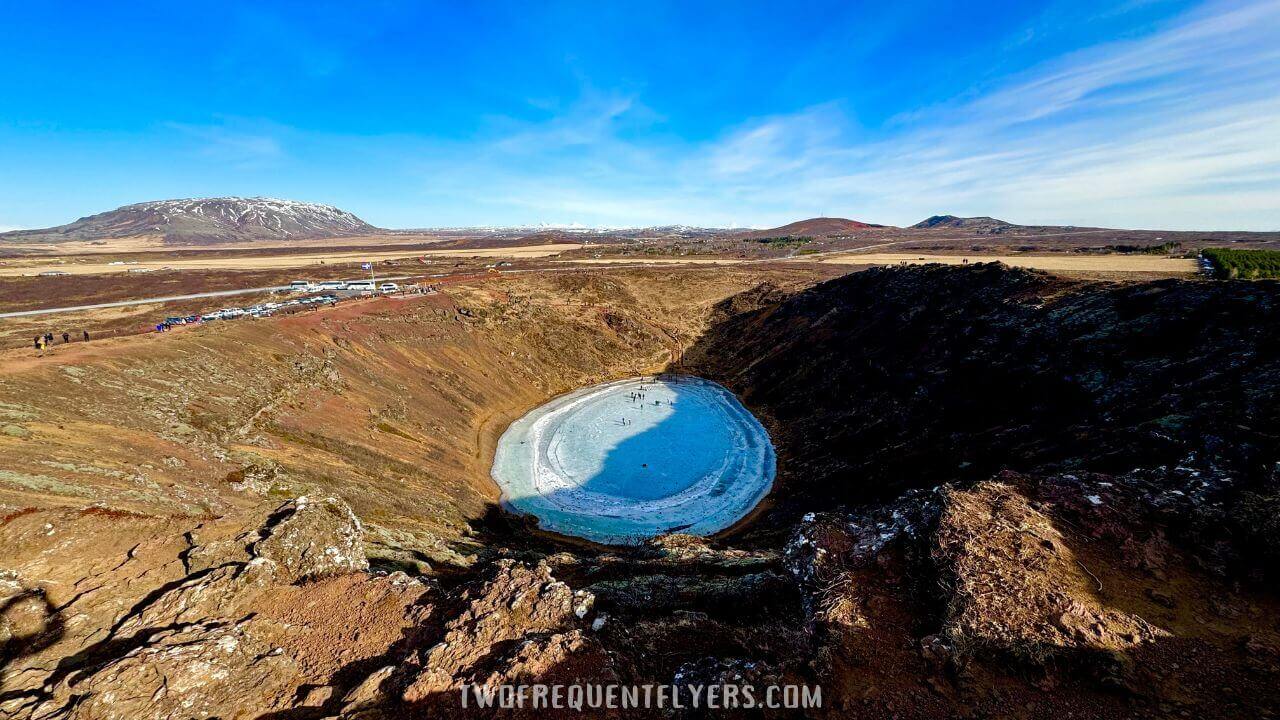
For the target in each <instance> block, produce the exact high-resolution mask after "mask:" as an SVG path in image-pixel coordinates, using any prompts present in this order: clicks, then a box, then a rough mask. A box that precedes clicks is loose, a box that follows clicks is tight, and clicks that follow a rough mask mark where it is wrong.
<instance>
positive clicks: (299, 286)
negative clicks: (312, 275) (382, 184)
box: [289, 280, 311, 292]
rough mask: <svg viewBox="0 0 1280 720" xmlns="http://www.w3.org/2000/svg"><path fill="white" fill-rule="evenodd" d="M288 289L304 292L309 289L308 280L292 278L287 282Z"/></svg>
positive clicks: (309, 282) (309, 283)
mask: <svg viewBox="0 0 1280 720" xmlns="http://www.w3.org/2000/svg"><path fill="white" fill-rule="evenodd" d="M289 289H290V290H292V291H293V292H306V291H308V290H310V289H311V281H310V280H294V281H293V282H291V283H289Z"/></svg>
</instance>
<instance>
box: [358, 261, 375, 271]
mask: <svg viewBox="0 0 1280 720" xmlns="http://www.w3.org/2000/svg"><path fill="white" fill-rule="evenodd" d="M360 269H361V270H372V269H373V263H371V262H367V263H360Z"/></svg>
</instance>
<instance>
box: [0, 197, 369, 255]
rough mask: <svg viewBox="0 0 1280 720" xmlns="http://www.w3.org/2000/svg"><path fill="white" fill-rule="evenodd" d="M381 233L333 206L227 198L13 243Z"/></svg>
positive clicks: (101, 218)
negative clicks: (140, 237)
mask: <svg viewBox="0 0 1280 720" xmlns="http://www.w3.org/2000/svg"><path fill="white" fill-rule="evenodd" d="M375 231H377V228H375V227H374V226H372V225H370V224H369V223H366V222H365V221H363V220H361V219H360V218H358V217H356V216H355V215H353V214H351V213H349V212H347V211H345V210H339V209H338V208H336V207H333V206H332V205H321V204H318V203H307V202H298V201H296V200H278V199H275V198H240V197H224V198H196V199H186V200H155V201H151V202H143V203H135V204H133V205H125V206H124V207H121V208H116V209H115V210H110V211H108V212H104V213H99V214H97V215H90V216H88V217H83V218H80V219H79V220H76V221H75V222H73V223H69V224H67V225H60V226H58V227H53V228H48V229H45V230H28V231H24V232H21V233H15V234H11V235H9V236H8V239H21V240H24V241H32V240H35V241H49V242H54V241H60V240H106V239H110V238H121V237H137V236H143V235H160V236H162V237H163V238H164V240H165V242H167V243H173V244H212V243H222V242H240V241H248V240H286V241H287V240H299V239H311V238H325V237H341V236H344V235H359V234H363V233H368V232H375ZM15 236H20V238H19V237H15Z"/></svg>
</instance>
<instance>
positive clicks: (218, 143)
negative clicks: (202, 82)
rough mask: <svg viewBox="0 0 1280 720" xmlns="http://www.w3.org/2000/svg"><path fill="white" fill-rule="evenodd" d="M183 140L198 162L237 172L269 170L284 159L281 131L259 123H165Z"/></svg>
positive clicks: (229, 121)
mask: <svg viewBox="0 0 1280 720" xmlns="http://www.w3.org/2000/svg"><path fill="white" fill-rule="evenodd" d="M166 126H167V127H168V128H170V129H172V130H176V131H178V132H179V133H181V134H182V135H184V136H186V137H187V138H188V139H189V140H190V141H191V149H192V151H193V152H194V153H195V154H197V155H198V156H200V157H201V158H203V159H205V160H207V161H211V162H215V163H218V164H222V165H225V166H227V167H231V168H234V169H238V170H252V169H259V168H264V167H268V166H270V165H272V164H275V163H277V162H278V161H280V160H281V159H283V158H284V157H285V151H284V146H283V144H282V142H281V140H280V132H281V129H280V128H267V127H264V126H263V124H262V123H246V122H245V121H240V120H234V119H231V120H227V121H225V122H224V123H223V124H219V125H190V124H186V123H167V124H166Z"/></svg>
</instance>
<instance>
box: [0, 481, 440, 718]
mask: <svg viewBox="0 0 1280 720" xmlns="http://www.w3.org/2000/svg"><path fill="white" fill-rule="evenodd" d="M257 517H258V518H259V519H258V520H256V521H252V520H251V521H250V522H252V523H253V524H252V525H251V526H250V528H249V529H247V530H245V529H243V527H244V526H243V524H240V523H239V522H234V521H231V520H226V521H220V522H219V521H215V522H210V523H204V524H202V525H201V526H200V527H198V528H196V529H194V530H192V531H190V532H188V533H187V535H186V537H187V543H188V544H187V547H186V548H183V549H181V550H179V551H178V552H177V554H176V556H169V557H168V559H167V560H166V559H165V557H164V555H163V554H162V553H157V554H156V555H155V556H151V555H147V556H144V557H141V558H140V557H139V554H138V549H139V548H138V546H135V547H134V549H133V550H132V551H131V552H130V553H128V554H126V557H125V558H123V560H122V561H121V562H120V563H119V564H118V565H117V566H116V568H115V570H114V571H112V572H108V573H105V574H104V575H102V576H100V577H98V578H96V581H97V582H98V583H101V584H100V585H99V586H98V589H97V590H96V591H95V592H94V593H93V594H94V595H95V597H93V598H89V597H88V596H87V595H84V594H82V595H77V596H73V597H72V598H71V599H69V600H68V601H66V602H64V603H62V604H61V605H59V606H57V607H55V608H49V607H47V606H46V608H45V611H46V613H47V617H45V618H43V620H42V621H40V622H33V621H32V617H33V616H32V615H31V613H27V612H23V613H15V612H12V611H11V610H6V612H5V621H6V625H5V626H4V627H5V629H6V630H7V633H8V635H9V637H10V639H11V640H14V639H25V640H27V641H28V642H30V641H39V640H43V641H44V643H43V645H44V646H43V647H42V648H41V649H39V650H37V651H36V652H34V653H30V654H27V655H25V656H20V657H17V658H14V659H13V660H12V662H10V663H7V664H6V666H5V668H4V674H3V689H2V690H0V708H2V709H3V711H4V714H5V715H6V716H8V717H15V718H32V719H43V718H55V717H56V718H63V717H67V718H77V719H82V720H90V719H94V720H97V719H102V720H107V719H115V718H119V719H120V720H124V719H126V718H128V719H130V720H132V719H134V718H179V717H226V718H250V717H258V716H259V715H261V714H263V713H267V712H271V711H276V710H283V709H286V708H290V707H293V706H294V705H295V704H296V703H298V702H299V701H300V699H302V698H304V697H305V696H307V695H309V694H310V689H312V688H320V687H326V686H329V685H330V684H331V683H333V682H335V680H337V679H338V676H339V675H340V674H341V672H342V671H343V669H344V668H346V667H348V666H351V665H353V664H358V663H360V662H366V661H368V660H369V659H370V658H373V657H377V656H379V655H382V654H385V653H387V652H388V651H389V649H390V647H391V646H392V645H393V644H394V643H395V642H397V641H399V640H400V639H401V638H402V637H403V635H404V634H405V632H407V631H410V630H411V629H412V628H414V627H415V626H416V625H417V624H418V623H420V622H421V621H422V620H423V619H424V617H426V616H427V615H429V606H426V605H425V604H424V600H425V599H426V597H427V592H428V588H427V586H425V585H423V584H422V583H420V582H418V581H414V580H410V579H408V578H407V577H404V576H399V577H396V576H380V577H374V576H369V575H366V574H363V573H360V572H359V571H362V570H364V569H365V568H367V561H366V560H365V557H364V546H363V531H362V528H361V525H360V523H359V521H358V520H357V519H356V517H355V516H354V515H353V514H352V512H351V510H350V508H348V507H347V506H346V505H345V504H344V503H342V502H341V501H339V500H336V499H334V498H323V499H321V498H307V497H301V498H297V499H295V500H290V501H288V502H286V503H284V504H283V505H281V506H279V507H278V508H276V509H275V510H274V511H271V512H269V513H263V514H261V515H258V516H257ZM50 525H52V524H51V523H50ZM134 563H138V564H145V565H146V566H147V567H143V568H140V569H138V570H135V569H133V568H131V567H130V566H131V565H133V564H134ZM175 564H176V565H180V566H181V567H182V570H181V573H180V574H179V575H178V576H177V577H176V578H174V579H173V580H170V581H167V582H161V583H159V584H152V586H151V587H150V589H148V590H146V591H145V592H143V593H142V594H141V596H140V597H138V599H137V600H136V601H134V602H132V604H130V605H129V606H128V607H127V608H126V609H124V610H123V612H119V613H111V612H110V608H112V607H115V606H116V605H115V604H114V603H106V604H102V602H101V601H102V600H103V599H105V597H106V596H108V595H109V594H110V593H111V592H112V591H113V590H115V591H116V592H120V591H122V590H125V589H127V588H130V587H132V586H135V585H138V584H143V583H146V579H145V578H146V577H147V576H148V575H152V576H156V577H157V579H159V578H162V577H163V576H164V570H165V569H166V568H169V567H172V566H174V565H175ZM16 576H17V574H16V573H15V574H14V577H13V578H10V579H8V580H7V581H6V584H5V589H6V591H8V590H16V591H17V592H16V593H11V595H12V596H17V595H22V594H23V593H25V597H26V598H38V597H40V594H39V593H38V592H36V591H34V590H32V589H29V588H28V589H25V590H23V589H22V588H21V586H20V583H19V581H18V580H16ZM113 583H119V585H120V588H114V587H113ZM135 592H136V590H135ZM95 600H96V601H98V602H97V603H95V602H94V601H95ZM27 603H28V601H27V600H25V599H22V600H20V602H19V603H18V604H15V603H12V602H10V603H7V606H8V607H9V608H11V609H12V608H20V607H25V604H27ZM102 609H107V610H108V612H107V613H103V612H101V610H102ZM50 611H51V612H50Z"/></svg>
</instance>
